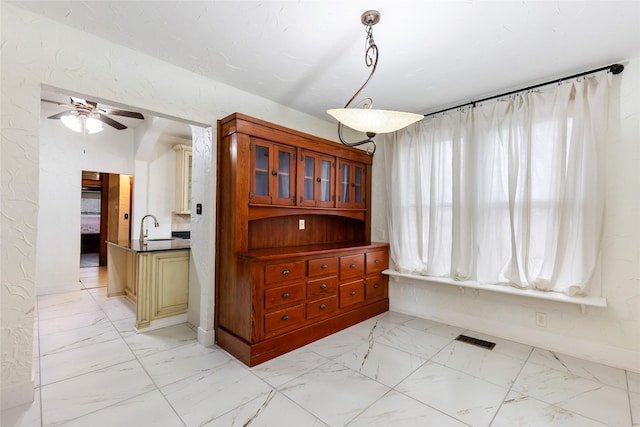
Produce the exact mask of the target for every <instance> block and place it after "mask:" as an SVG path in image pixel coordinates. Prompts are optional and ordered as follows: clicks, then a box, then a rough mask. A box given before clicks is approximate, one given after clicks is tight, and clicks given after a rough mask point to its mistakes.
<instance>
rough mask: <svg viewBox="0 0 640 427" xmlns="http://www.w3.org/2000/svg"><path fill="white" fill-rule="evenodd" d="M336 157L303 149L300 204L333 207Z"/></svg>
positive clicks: (299, 170) (300, 174)
mask: <svg viewBox="0 0 640 427" xmlns="http://www.w3.org/2000/svg"><path fill="white" fill-rule="evenodd" d="M334 170H335V158H333V157H331V156H325V155H322V154H319V153H314V152H312V151H307V150H301V154H300V166H299V169H298V174H299V177H298V182H299V187H298V194H299V195H300V197H299V199H298V205H299V206H317V207H333V206H334V204H335V196H334V193H333V192H334V186H333V182H334Z"/></svg>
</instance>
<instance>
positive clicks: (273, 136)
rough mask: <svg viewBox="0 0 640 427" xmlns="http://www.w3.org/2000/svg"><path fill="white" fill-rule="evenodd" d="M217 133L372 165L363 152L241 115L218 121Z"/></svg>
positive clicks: (232, 115)
mask: <svg viewBox="0 0 640 427" xmlns="http://www.w3.org/2000/svg"><path fill="white" fill-rule="evenodd" d="M218 132H219V133H220V134H219V136H220V137H223V136H227V135H232V134H234V133H244V134H249V135H252V136H255V137H258V138H264V139H267V140H269V141H275V142H280V143H284V144H293V145H296V146H298V147H300V148H304V149H307V150H311V151H316V152H317V151H320V152H329V153H332V154H333V155H336V156H338V157H344V158H348V159H352V160H356V161H359V162H361V163H365V164H369V165H371V164H373V156H371V155H369V154H367V152H366V151H364V150H361V149H358V148H351V147H346V146H344V145H342V144H340V143H338V142H335V141H331V140H328V139H324V138H319V137H317V136H314V135H310V134H308V133H304V132H300V131H297V130H295V129H290V128H287V127H284V126H280V125H276V124H273V123H270V122H266V121H264V120H260V119H256V118H255V117H251V116H247V115H245V114H241V113H233V114H231V115H229V116H227V117H225V118H224V119H222V120H220V121H219V127H218Z"/></svg>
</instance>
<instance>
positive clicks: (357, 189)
mask: <svg viewBox="0 0 640 427" xmlns="http://www.w3.org/2000/svg"><path fill="white" fill-rule="evenodd" d="M363 179H364V169H363V168H362V166H358V165H354V166H353V183H352V185H351V186H352V187H353V203H354V204H356V205H358V204H361V203H363V202H364V197H363V194H362V184H363Z"/></svg>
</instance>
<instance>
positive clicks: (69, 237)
mask: <svg viewBox="0 0 640 427" xmlns="http://www.w3.org/2000/svg"><path fill="white" fill-rule="evenodd" d="M112 135H113V134H110V133H107V132H102V133H98V134H95V135H82V134H78V133H75V132H71V131H69V129H67V128H66V127H64V126H63V124H62V122H60V120H47V119H44V120H41V122H40V180H39V181H40V191H39V193H38V205H39V213H38V237H37V245H36V288H37V294H39V295H42V294H46V293H52V292H62V291H64V290H75V289H78V280H79V271H80V197H81V179H82V171H83V170H95V171H99V172H109V173H119V174H127V175H132V174H133V130H131V129H125V130H123V131H119V133H118V136H117V138H114V137H113V136H112Z"/></svg>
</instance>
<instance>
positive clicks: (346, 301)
mask: <svg viewBox="0 0 640 427" xmlns="http://www.w3.org/2000/svg"><path fill="white" fill-rule="evenodd" d="M362 301H364V279H362V280H356V281H355V282H349V283H345V284H343V285H340V308H343V307H348V306H350V305H353V304H357V303H359V302H362Z"/></svg>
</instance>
